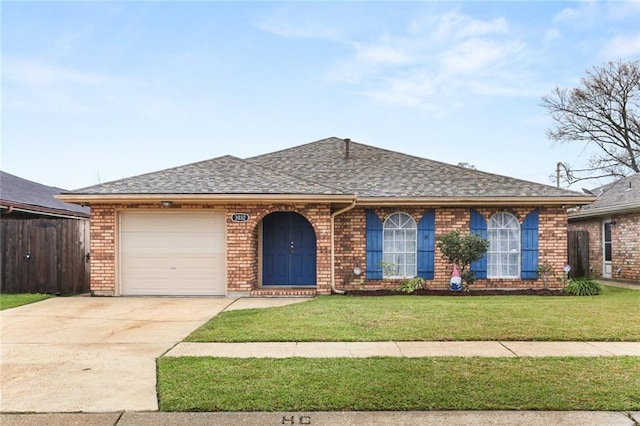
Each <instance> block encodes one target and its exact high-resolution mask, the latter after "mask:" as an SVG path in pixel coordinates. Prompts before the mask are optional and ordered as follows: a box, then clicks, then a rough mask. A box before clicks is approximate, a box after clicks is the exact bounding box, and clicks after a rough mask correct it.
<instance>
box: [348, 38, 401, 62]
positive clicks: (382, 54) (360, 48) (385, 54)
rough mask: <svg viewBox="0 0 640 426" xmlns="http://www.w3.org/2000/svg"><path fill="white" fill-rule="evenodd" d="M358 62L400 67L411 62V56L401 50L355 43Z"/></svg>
mask: <svg viewBox="0 0 640 426" xmlns="http://www.w3.org/2000/svg"><path fill="white" fill-rule="evenodd" d="M355 48H356V61H359V62H364V63H368V64H372V65H399V64H406V63H408V62H411V55H410V54H408V53H407V52H406V51H403V50H402V49H400V48H397V47H392V46H385V45H379V46H376V45H368V44H360V43H355Z"/></svg>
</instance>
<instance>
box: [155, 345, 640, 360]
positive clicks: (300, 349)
mask: <svg viewBox="0 0 640 426" xmlns="http://www.w3.org/2000/svg"><path fill="white" fill-rule="evenodd" d="M165 356H168V357H180V356H214V357H226V358H291V357H302V358H314V357H319V358H366V357H376V356H391V357H406V358H417V357H436V356H456V357H548V356H587V357H592V356H640V342H496V341H490V342H264V343H190V342H183V343H179V344H178V345H176V346H175V347H174V348H173V349H171V350H170V351H169V352H167V353H166V354H165Z"/></svg>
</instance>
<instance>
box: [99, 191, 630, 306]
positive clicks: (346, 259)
mask: <svg viewBox="0 0 640 426" xmlns="http://www.w3.org/2000/svg"><path fill="white" fill-rule="evenodd" d="M221 208H223V209H224V210H225V213H226V217H227V223H226V226H227V289H228V291H230V292H248V291H251V290H255V289H257V288H258V287H259V285H260V265H259V263H258V259H259V247H258V243H259V229H260V227H259V224H260V223H261V221H262V219H263V218H264V217H265V216H266V215H268V214H269V213H272V212H276V211H292V212H297V213H299V214H301V215H303V216H304V217H306V218H307V220H308V221H309V222H310V223H311V225H312V226H313V228H314V230H315V233H316V240H317V290H318V293H320V294H328V293H330V291H331V241H330V233H331V229H330V226H331V223H330V215H331V210H330V206H329V205H326V204H295V205H286V204H265V205H257V204H255V205H247V204H238V205H226V206H216V205H187V204H185V205H174V207H173V208H172V210H175V209H189V210H199V209H202V210H206V209H216V210H220V209H221ZM128 209H147V210H152V209H154V210H158V209H159V206H158V205H157V204H129V205H103V204H96V205H92V206H91V290H92V292H93V293H94V294H107V295H114V294H116V293H117V291H116V286H117V276H116V268H117V264H116V240H117V236H116V218H117V212H119V211H126V210H128ZM426 210H429V209H424V208H416V207H407V208H395V207H394V208H379V209H377V210H376V213H377V214H378V216H379V217H380V218H381V219H382V220H383V221H384V220H385V219H386V218H387V217H388V216H389V215H391V214H392V213H395V212H398V211H403V212H406V213H408V214H410V215H412V216H413V217H414V219H415V220H416V222H417V221H419V220H420V218H421V216H422V215H423V214H424V212H425V211H426ZM477 210H478V211H479V212H480V213H481V214H483V215H484V216H485V219H488V218H489V217H490V216H491V215H493V214H495V213H496V212H499V211H508V212H510V213H512V214H514V215H515V216H516V217H517V218H518V220H519V221H520V222H522V220H523V219H524V217H525V216H526V214H527V213H529V211H531V210H532V209H531V208H526V207H518V208H506V209H500V208H479V209H477ZM435 211H436V235H441V234H444V233H447V232H449V231H451V230H459V231H462V232H468V230H469V220H470V213H469V209H468V208H448V207H447V208H437V209H435ZM539 211H540V225H539V262H540V263H542V262H545V261H546V262H549V263H550V264H551V265H552V266H553V268H554V270H556V271H558V274H559V273H560V271H561V270H562V266H563V265H564V262H565V261H566V245H567V240H566V230H567V227H566V216H565V213H564V211H563V210H562V209H561V208H556V207H549V208H539ZM235 212H242V213H248V214H249V215H250V220H249V221H248V222H233V221H232V220H231V215H232V214H233V213H235ZM625 226H626V225H625ZM618 229H622V226H620V227H618ZM624 229H625V232H626V233H633V232H636V235H637V233H638V226H637V216H636V227H635V228H634V227H633V226H626V227H625V228H624ZM335 235H336V245H335V249H336V251H335V263H336V285H337V286H338V288H346V289H348V288H360V287H364V288H367V289H375V288H392V287H397V286H398V285H399V282H398V281H397V280H379V281H365V280H364V277H365V274H366V238H365V210H364V208H356V209H353V210H350V211H348V212H346V213H344V214H342V215H339V216H337V217H336V221H335ZM621 250H622V249H621ZM635 250H636V252H637V247H636V249H635ZM624 251H625V253H627V252H630V251H633V247H630V246H628V245H627V246H625V248H624ZM625 262H627V263H626V264H625V269H629V270H635V271H636V272H635V274H636V277H637V275H638V274H639V271H638V265H639V260H638V259H637V258H630V257H629V256H627V257H626V260H625ZM355 267H358V268H360V269H361V270H362V274H361V275H360V276H356V275H355V274H354V273H353V269H354V268H355ZM450 275H451V265H449V264H448V263H447V262H446V261H445V260H444V259H443V258H442V256H441V255H440V253H439V252H438V250H437V249H436V258H435V278H434V280H431V281H429V282H428V285H429V286H430V287H433V288H448V286H449V279H450ZM554 285H556V286H559V285H560V283H559V281H558V282H557V283H554ZM474 286H475V287H478V288H482V287H494V288H512V287H541V286H542V282H541V280H538V281H521V280H497V279H491V280H478V281H476V283H475V284H474Z"/></svg>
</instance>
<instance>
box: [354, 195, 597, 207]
mask: <svg viewBox="0 0 640 426" xmlns="http://www.w3.org/2000/svg"><path fill="white" fill-rule="evenodd" d="M594 200H595V198H594V197H582V196H576V197H525V196H523V197H359V198H358V205H361V206H385V205H403V206H413V205H416V206H417V205H431V206H476V207H477V206H522V205H528V206H552V205H553V206H576V205H583V204H589V203H592V202H593V201H594Z"/></svg>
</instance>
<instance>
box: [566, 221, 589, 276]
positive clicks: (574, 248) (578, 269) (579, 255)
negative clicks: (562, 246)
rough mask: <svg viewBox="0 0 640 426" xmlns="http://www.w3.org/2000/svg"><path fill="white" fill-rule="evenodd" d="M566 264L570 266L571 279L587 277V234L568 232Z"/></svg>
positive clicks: (585, 232)
mask: <svg viewBox="0 0 640 426" xmlns="http://www.w3.org/2000/svg"><path fill="white" fill-rule="evenodd" d="M567 255H568V262H569V265H571V272H570V273H569V275H571V277H574V278H575V277H586V276H588V275H589V232H587V231H569V234H568V238H567Z"/></svg>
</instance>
